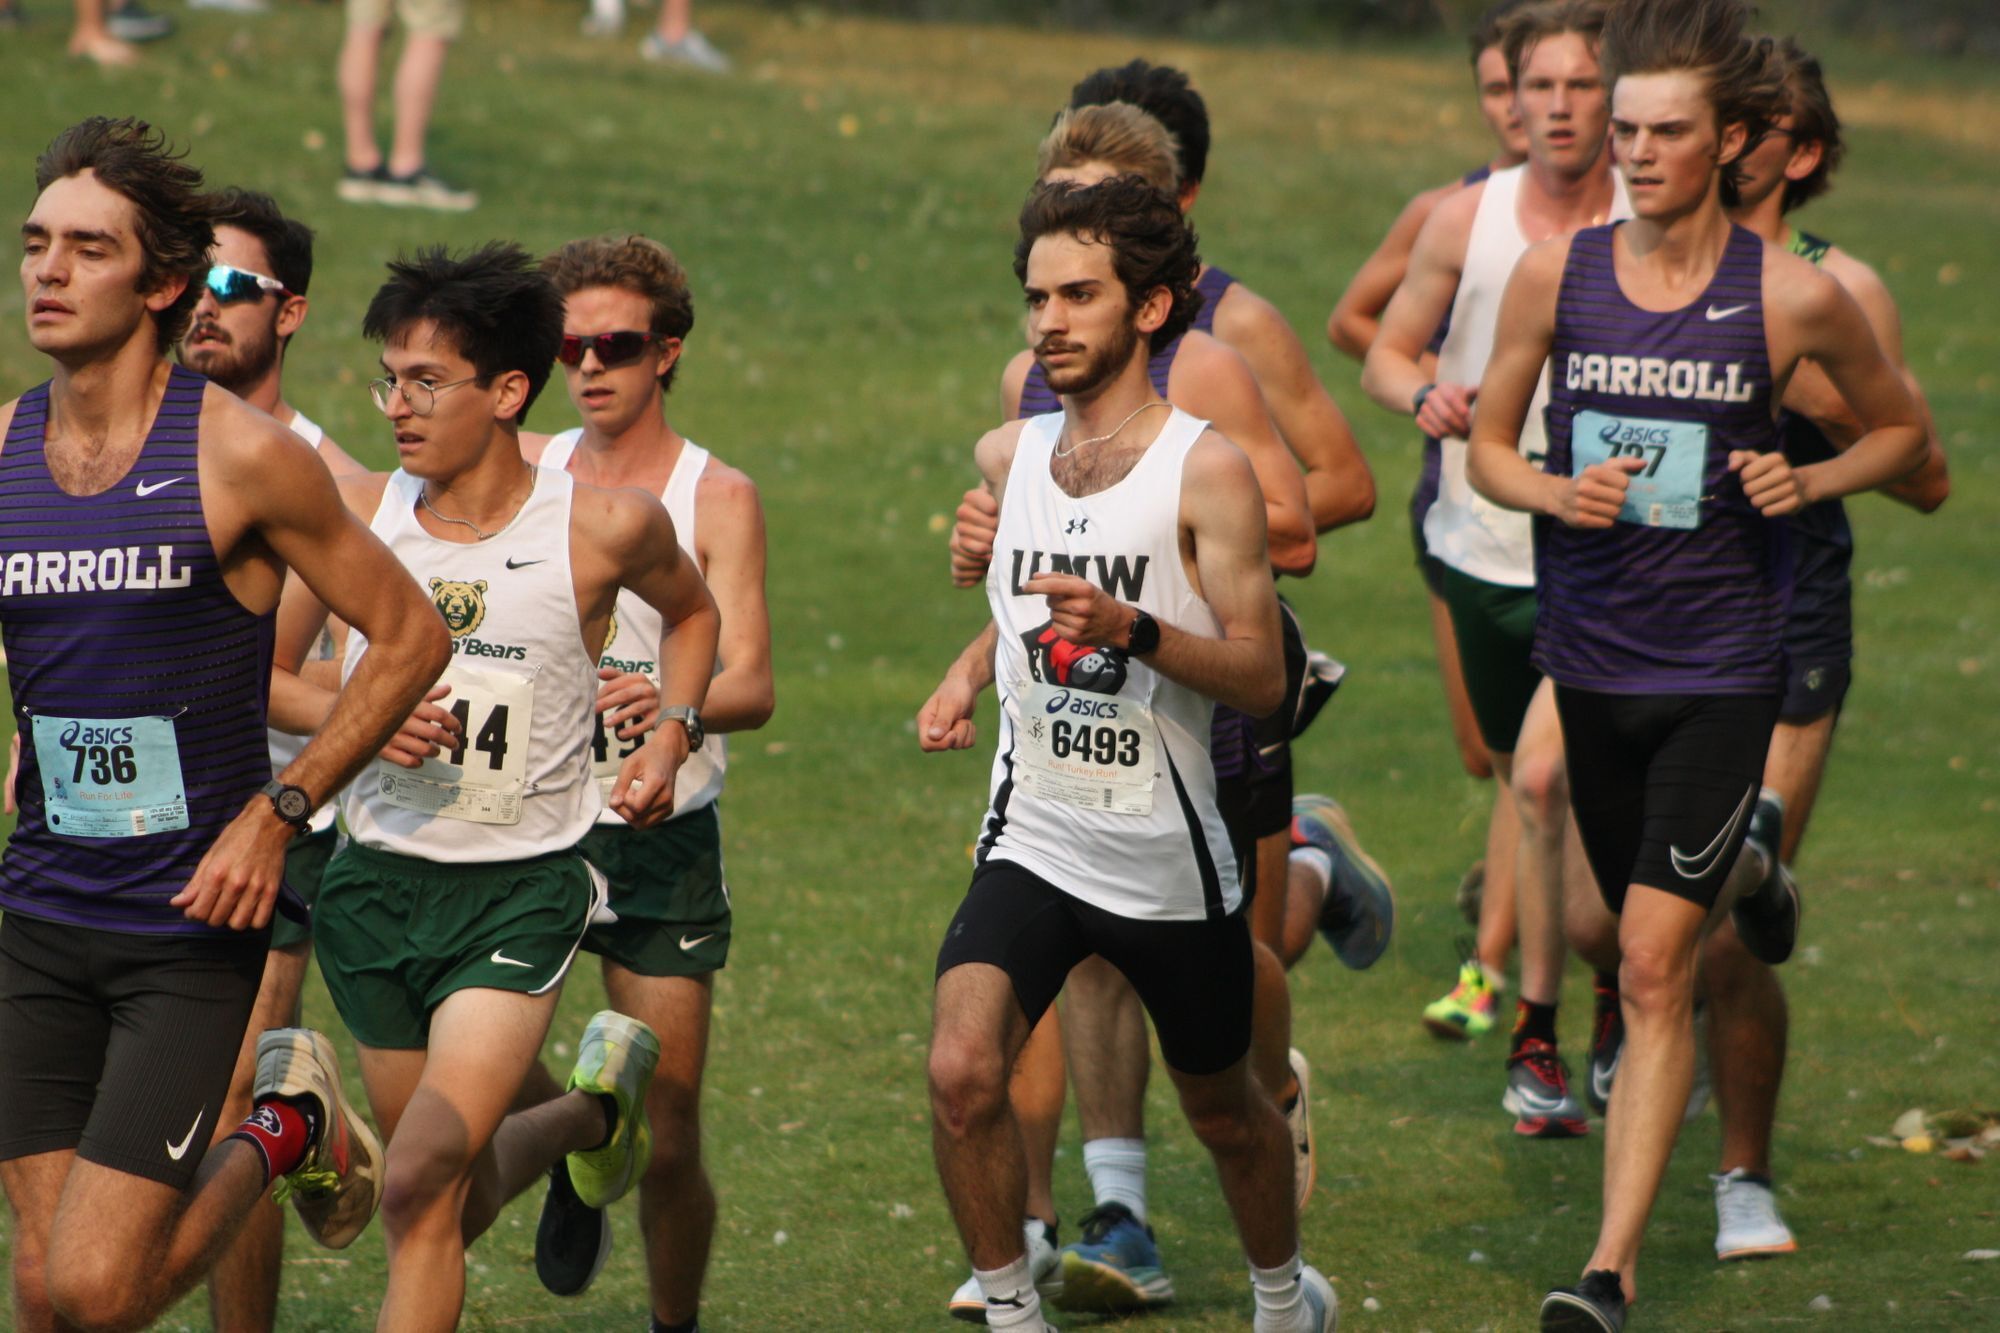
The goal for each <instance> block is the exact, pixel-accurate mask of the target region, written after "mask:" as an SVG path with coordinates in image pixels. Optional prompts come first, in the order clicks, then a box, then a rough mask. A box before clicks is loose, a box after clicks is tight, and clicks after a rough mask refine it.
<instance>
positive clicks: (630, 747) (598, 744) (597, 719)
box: [590, 682, 658, 805]
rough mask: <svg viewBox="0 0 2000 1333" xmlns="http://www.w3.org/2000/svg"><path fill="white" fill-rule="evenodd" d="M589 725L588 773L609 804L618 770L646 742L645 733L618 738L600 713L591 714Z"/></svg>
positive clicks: (616, 780)
mask: <svg viewBox="0 0 2000 1333" xmlns="http://www.w3.org/2000/svg"><path fill="white" fill-rule="evenodd" d="M657 683H658V682H655V684H657ZM590 725H591V727H592V732H591V737H590V774H591V776H592V777H594V778H596V779H597V786H598V790H600V791H602V792H603V793H604V803H605V804H606V805H609V804H610V803H611V789H612V787H614V786H616V785H617V782H618V770H619V769H620V768H621V767H623V766H624V763H625V761H626V760H627V759H629V758H631V757H632V756H633V755H635V754H637V753H639V747H640V746H642V745H644V744H645V743H646V735H647V733H645V732H643V731H642V732H640V733H639V734H638V735H637V736H634V737H633V738H632V739H631V740H620V739H619V738H618V736H617V734H616V733H614V732H613V731H612V730H611V729H610V728H609V727H607V726H605V725H604V714H602V713H593V714H591V721H590Z"/></svg>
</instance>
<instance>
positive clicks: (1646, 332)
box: [1534, 223, 1789, 694]
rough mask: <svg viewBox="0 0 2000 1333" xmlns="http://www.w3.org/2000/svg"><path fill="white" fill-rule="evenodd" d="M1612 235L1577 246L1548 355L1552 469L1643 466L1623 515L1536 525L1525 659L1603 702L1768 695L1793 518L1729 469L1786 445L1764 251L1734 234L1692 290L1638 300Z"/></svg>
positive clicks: (1780, 667) (1780, 668)
mask: <svg viewBox="0 0 2000 1333" xmlns="http://www.w3.org/2000/svg"><path fill="white" fill-rule="evenodd" d="M1619 225H1620V224H1617V223H1613V224H1612V225H1610V226H1605V227H1592V228H1589V229H1588V230H1585V231H1581V232H1578V233H1577V235H1576V236H1575V238H1574V239H1573V240H1572V241H1571V242H1570V251H1569V260H1568V264H1567V266H1566V267H1565V269H1564V271H1563V278H1562V287H1561V292H1560V296H1559V297H1558V300H1557V305H1556V328H1555V339H1554V343H1553V345H1552V347H1551V349H1550V356H1549V369H1550V386H1551V387H1550V393H1549V407H1548V440H1549V457H1548V470H1549V471H1550V472H1551V473H1554V474H1556V475H1558V476H1570V475H1573V473H1574V472H1575V471H1578V470H1581V467H1582V466H1585V465H1588V464H1589V463H1591V462H1594V461H1598V460H1600V459H1603V458H1605V457H1608V456H1624V457H1631V458H1638V459H1641V460H1643V461H1645V463H1646V464H1647V466H1646V467H1645V468H1644V469H1642V470H1641V471H1640V472H1639V473H1638V474H1637V475H1635V476H1634V478H1633V482H1632V488H1631V490H1630V491H1629V492H1628V493H1627V497H1626V503H1625V509H1624V511H1623V512H1622V513H1621V515H1620V518H1619V521H1618V522H1616V523H1613V524H1612V525H1611V527H1609V528H1606V529H1599V530H1582V529H1577V528H1571V527H1567V526H1565V525H1563V524H1561V523H1557V522H1553V521H1547V520H1544V521H1542V522H1541V523H1539V524H1538V525H1537V527H1538V536H1539V539H1540V540H1539V542H1538V549H1537V559H1536V578H1537V588H1538V592H1539V597H1540V615H1539V617H1538V619H1537V621H1536V625H1535V650H1534V661H1535V665H1536V666H1538V667H1540V668H1541V669H1542V670H1543V671H1544V672H1546V673H1547V674H1548V675H1549V676H1551V677H1553V678H1554V679H1555V680H1556V681H1558V682H1560V683H1561V684H1564V685H1569V686H1573V687H1576V688H1579V689H1587V690H1599V691H1603V692H1606V693H1611V694H1661V693H1673V694H1775V693H1777V692H1778V691H1779V690H1780V689H1781V688H1782V687H1783V683H1784V661H1783V653H1782V650H1781V648H1780V639H1781V635H1782V632H1783V629H1784V616H1785V598H1786V593H1787V585H1788V583H1789V549H1788V541H1787V538H1788V532H1787V525H1786V524H1785V523H1784V522H1783V521H1782V520H1778V521H1774V520H1770V519H1766V518H1764V517H1762V516H1761V515H1759V514H1758V513H1757V511H1756V510H1755V509H1754V508H1752V507H1751V505H1750V503H1749V501H1748V500H1747V499H1745V498H1744V495H1743V488H1742V485H1741V484H1740V483H1739V482H1738V481H1737V479H1736V477H1735V475H1734V474H1732V473H1731V472H1730V471H1729V454H1730V451H1732V450H1736V449H1754V450H1757V451H1759V452H1765V451H1768V450H1772V449H1776V448H1778V447H1779V439H1778V429H1777V425H1776V422H1775V421H1774V419H1773V414H1772V408H1773V406H1774V404H1773V402H1772V398H1771V366H1770V354H1769V352H1768V350H1767V346H1766V340H1765V332H1764V298H1763V274H1764V242H1763V241H1762V240H1761V239H1759V238H1758V237H1757V236H1755V235H1754V234H1752V233H1751V232H1748V231H1746V230H1744V229H1743V228H1741V227H1732V228H1731V229H1730V234H1729V241H1728V244H1727V246H1726V247H1725V249H1724V251H1723V255H1722V262H1721V263H1720V264H1719V265H1717V267H1716V271H1715V276H1714V277H1713V278H1712V279H1711V280H1710V281H1709V284H1708V288H1707V290H1705V291H1704V292H1703V293H1702V294H1701V296H1700V297H1698V298H1697V299H1696V300H1694V301H1692V302H1690V303H1689V304H1688V305H1686V306H1685V307H1683V308H1681V309H1679V310H1673V311H1666V312H1656V311H1649V310H1641V309H1640V308H1639V307H1637V306H1635V305H1634V304H1632V302H1631V301H1630V300H1628V299H1627V298H1626V296H1625V293H1624V291H1623V290H1622V289H1621V288H1620V287H1619V285H1618V277H1617V273H1616V271H1615V269H1614V266H1613V261H1612V238H1613V236H1614V235H1615V234H1616V231H1617V227H1618V226H1619Z"/></svg>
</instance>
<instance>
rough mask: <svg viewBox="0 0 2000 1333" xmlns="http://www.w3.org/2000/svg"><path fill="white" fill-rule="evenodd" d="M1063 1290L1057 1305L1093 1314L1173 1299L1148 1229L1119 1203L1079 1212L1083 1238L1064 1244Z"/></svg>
mask: <svg viewBox="0 0 2000 1333" xmlns="http://www.w3.org/2000/svg"><path fill="white" fill-rule="evenodd" d="M1062 1276H1063V1284H1062V1294H1061V1295H1060V1296H1058V1297H1057V1298H1056V1305H1057V1306H1058V1307H1059V1308H1061V1309H1064V1310H1081V1311H1086V1312H1089V1313H1093V1314H1132V1313H1135V1312H1137V1311H1140V1310H1151V1309H1154V1308H1156V1307H1158V1306H1162V1305H1165V1304H1167V1303H1168V1302H1170V1301H1172V1300H1173V1298H1174V1284H1173V1283H1172V1282H1170V1281H1169V1280H1168V1279H1167V1275H1166V1273H1165V1272H1163V1271H1162V1270H1161V1268H1160V1249H1159V1246H1157V1245H1155V1244H1154V1243H1153V1229H1152V1228H1151V1227H1149V1226H1146V1225H1144V1224H1143V1223H1141V1222H1140V1221H1139V1219H1138V1218H1136V1217H1134V1216H1132V1210H1131V1209H1129V1208H1127V1207H1126V1206H1125V1205H1124V1204H1122V1203H1105V1204H1099V1205H1098V1206H1097V1207H1095V1208H1093V1209H1091V1210H1090V1211H1089V1212H1088V1213H1086V1214H1084V1218H1083V1239H1082V1240H1079V1241H1075V1242H1072V1243H1071V1244H1068V1245H1065V1246H1063V1251H1062Z"/></svg>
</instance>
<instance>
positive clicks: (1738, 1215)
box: [1709, 1167, 1799, 1259]
mask: <svg viewBox="0 0 2000 1333" xmlns="http://www.w3.org/2000/svg"><path fill="white" fill-rule="evenodd" d="M1709 1179H1710V1180H1713V1181H1714V1182H1715V1257H1716V1258H1718V1259H1768V1258H1772V1257H1775V1256H1777V1255H1780V1254H1791V1253H1792V1252H1794V1251H1795V1250H1797V1249H1798V1248H1799V1243H1798V1241H1796V1240H1794V1239H1793V1238H1792V1230H1791V1228H1790V1227H1788V1226H1786V1225H1785V1219H1783V1218H1782V1217H1779V1216H1778V1201H1777V1199H1775V1198H1774V1197H1772V1194H1771V1187H1770V1186H1769V1185H1765V1184H1762V1183H1760V1182H1758V1181H1755V1180H1750V1179H1747V1178H1746V1177H1745V1175H1744V1172H1743V1168H1742V1167H1737V1168H1736V1169H1735V1170H1733V1171H1728V1172H1725V1173H1723V1174H1722V1175H1719V1176H1710V1177H1709Z"/></svg>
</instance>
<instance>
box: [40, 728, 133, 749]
mask: <svg viewBox="0 0 2000 1333" xmlns="http://www.w3.org/2000/svg"><path fill="white" fill-rule="evenodd" d="M56 740H57V743H58V744H60V745H62V746H63V747H64V748H65V749H67V748H70V747H73V746H78V745H130V744H131V743H132V728H130V727H108V726H107V727H87V726H85V725H84V724H83V723H81V722H72V723H70V724H69V725H68V726H66V727H64V728H63V729H62V734H61V735H60V736H58V737H57V738H56Z"/></svg>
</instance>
